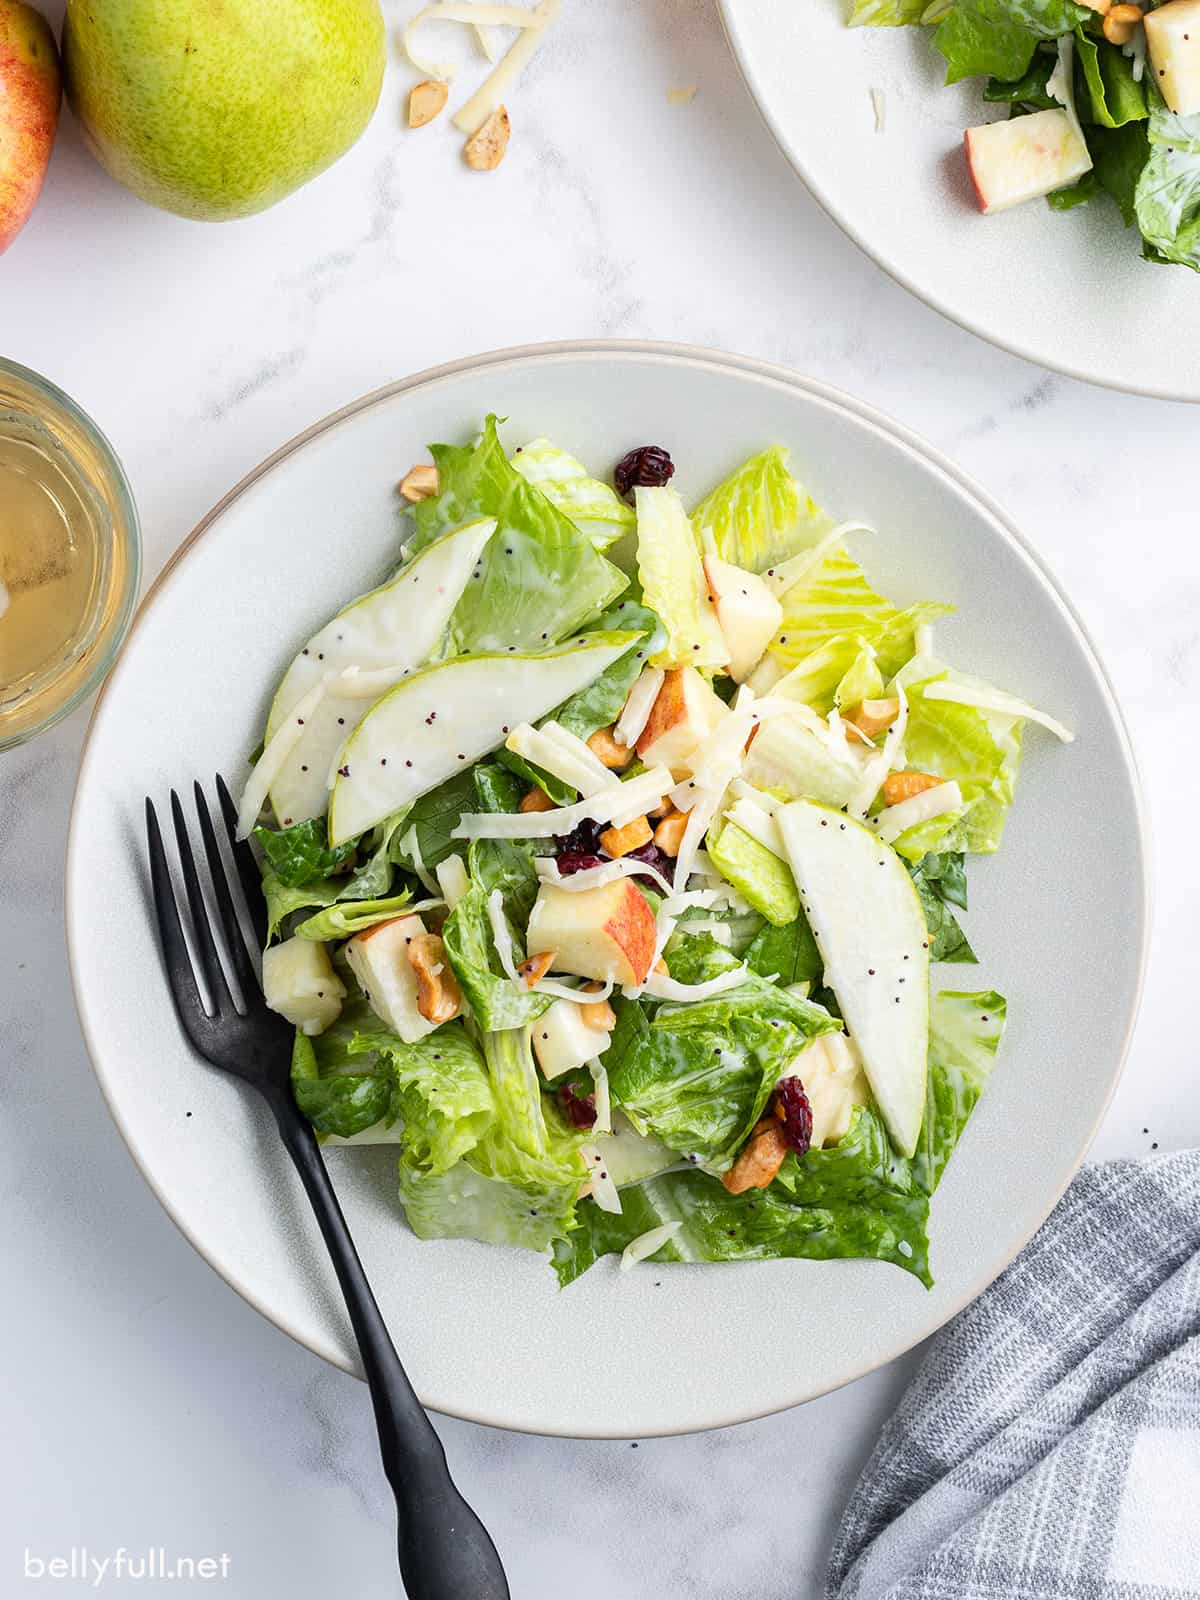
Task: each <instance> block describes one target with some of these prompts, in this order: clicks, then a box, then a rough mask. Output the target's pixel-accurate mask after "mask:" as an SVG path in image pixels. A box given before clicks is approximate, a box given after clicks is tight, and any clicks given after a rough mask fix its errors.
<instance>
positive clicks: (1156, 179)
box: [850, 0, 1200, 271]
mask: <svg viewBox="0 0 1200 1600" xmlns="http://www.w3.org/2000/svg"><path fill="white" fill-rule="evenodd" d="M850 22H851V25H852V26H873V27H889V26H893V27H894V26H898V25H901V24H905V23H913V24H923V25H926V26H929V27H931V29H932V41H933V47H934V49H935V50H937V51H938V52H939V53H940V54H941V55H942V56H943V57H944V58H945V61H946V68H947V71H946V82H947V83H957V82H959V81H960V80H962V79H967V78H980V79H982V80H983V98H984V100H986V101H990V102H992V103H994V104H995V105H996V106H997V107H998V108H1001V107H1007V109H1008V116H1007V118H1006V119H1004V118H1002V119H1000V120H996V121H989V122H986V123H983V124H981V125H980V126H978V127H973V128H968V129H967V130H966V134H965V143H966V156H967V165H968V167H969V169H970V174H971V179H972V182H973V184H974V188H975V193H976V196H977V198H978V201H979V206H980V209H981V210H982V211H984V212H993V211H1003V210H1006V209H1008V208H1009V207H1010V206H1015V205H1019V204H1021V203H1023V202H1024V201H1027V200H1034V199H1039V198H1041V197H1046V198H1047V199H1048V201H1049V203H1050V205H1051V206H1052V207H1053V208H1054V209H1055V210H1059V211H1065V210H1068V209H1070V208H1071V207H1073V206H1078V205H1083V204H1085V203H1087V202H1088V201H1091V200H1093V199H1095V198H1097V197H1103V196H1106V195H1107V196H1108V197H1109V199H1111V200H1112V201H1113V202H1114V203H1115V204H1116V206H1117V208H1118V210H1119V211H1120V213H1121V216H1122V218H1123V219H1124V222H1125V226H1126V227H1133V226H1136V227H1137V229H1138V231H1139V232H1140V234H1141V236H1142V253H1143V255H1144V256H1145V257H1146V259H1147V260H1149V261H1157V262H1164V263H1178V264H1181V265H1183V266H1188V267H1191V268H1193V269H1194V270H1197V271H1200V0H1166V3H1165V4H1158V3H1156V0H1086V3H1084V0H1080V3H1079V4H1076V3H1074V0H852V9H851V13H850Z"/></svg>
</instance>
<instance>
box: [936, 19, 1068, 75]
mask: <svg viewBox="0 0 1200 1600" xmlns="http://www.w3.org/2000/svg"><path fill="white" fill-rule="evenodd" d="M1092 15H1093V13H1092V12H1091V11H1090V10H1088V8H1087V7H1086V6H1079V5H1074V4H1073V3H1072V0H957V3H956V4H955V7H954V9H953V11H951V12H950V13H949V14H948V15H947V16H946V17H945V18H944V19H943V21H942V22H940V23H939V24H938V30H937V32H936V33H935V34H934V36H933V45H934V49H935V50H938V51H940V52H941V54H942V55H943V56H945V58H946V82H947V83H957V82H958V81H959V79H960V78H975V77H985V78H987V77H991V78H1001V79H1004V80H1006V81H1009V82H1011V81H1012V80H1013V79H1016V78H1020V77H1021V76H1022V74H1023V73H1025V72H1026V71H1027V70H1028V67H1029V64H1030V62H1031V61H1032V60H1033V54H1034V51H1035V50H1036V49H1037V46H1038V42H1039V40H1041V39H1057V38H1059V37H1060V36H1061V35H1062V34H1064V33H1070V32H1072V31H1073V30H1074V29H1075V28H1077V27H1079V26H1080V25H1081V24H1082V23H1085V22H1086V21H1087V19H1088V18H1089V17H1090V16H1092Z"/></svg>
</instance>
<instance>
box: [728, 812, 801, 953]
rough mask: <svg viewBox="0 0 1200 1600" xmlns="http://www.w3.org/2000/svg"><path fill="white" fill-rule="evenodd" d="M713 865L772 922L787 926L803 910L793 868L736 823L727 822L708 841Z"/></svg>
mask: <svg viewBox="0 0 1200 1600" xmlns="http://www.w3.org/2000/svg"><path fill="white" fill-rule="evenodd" d="M705 845H706V848H707V850H708V854H709V857H710V858H711V860H712V863H713V865H714V866H715V867H716V868H717V870H718V871H719V872H720V873H721V875H722V877H724V878H727V879H728V880H729V882H730V883H731V884H732V885H733V887H734V888H735V889H736V890H737V891H738V892H739V893H740V894H742V895H743V896H744V897H745V898H746V899H747V900H748V901H749V902H750V904H751V905H752V906H753V907H754V909H755V910H756V911H757V912H759V913H760V915H762V916H764V917H766V919H767V921H768V922H771V923H774V924H775V926H776V927H783V926H785V925H786V924H788V923H790V922H793V921H794V920H795V919H796V917H797V916H798V914H799V911H800V891H799V890H798V889H797V888H796V880H795V878H793V877H792V872H791V868H790V867H789V866H788V864H787V862H786V861H781V860H780V858H779V857H778V856H777V855H775V854H774V853H773V852H772V851H770V850H768V849H767V847H766V846H765V845H761V844H759V842H758V840H757V839H752V838H751V837H750V835H749V834H748V833H747V832H746V831H745V829H744V828H739V827H738V825H737V823H736V822H723V823H721V824H720V825H719V827H718V828H715V829H712V830H710V832H709V835H708V838H707V840H706V841H705Z"/></svg>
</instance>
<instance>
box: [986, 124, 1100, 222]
mask: <svg viewBox="0 0 1200 1600" xmlns="http://www.w3.org/2000/svg"><path fill="white" fill-rule="evenodd" d="M963 137H964V141H965V144H966V151H967V166H968V168H969V170H970V173H971V181H972V183H973V184H974V185H975V193H976V196H977V197H978V200H979V209H980V210H981V211H982V212H984V213H985V214H986V215H991V213H992V212H994V211H1007V210H1008V208H1009V207H1010V206H1019V205H1023V204H1024V202H1025V201H1026V200H1037V199H1039V198H1040V197H1041V196H1043V195H1048V194H1053V192H1054V191H1055V190H1056V189H1065V188H1066V187H1067V185H1068V184H1071V183H1074V182H1075V180H1076V179H1077V178H1082V177H1083V175H1084V173H1085V172H1090V171H1091V169H1092V158H1091V156H1090V155H1089V154H1088V150H1087V145H1086V144H1085V143H1084V142H1083V139H1082V138H1081V137H1080V135H1079V132H1078V130H1077V129H1076V127H1075V125H1074V124H1073V123H1072V121H1071V119H1070V117H1069V116H1068V115H1067V113H1066V112H1065V111H1061V110H1052V111H1033V112H1031V113H1030V114H1029V115H1028V116H1023V117H1013V118H1012V120H1011V121H1009V122H987V123H984V124H983V126H982V127H979V128H968V129H967V131H966V133H965V134H964V136H963Z"/></svg>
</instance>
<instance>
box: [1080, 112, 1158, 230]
mask: <svg viewBox="0 0 1200 1600" xmlns="http://www.w3.org/2000/svg"><path fill="white" fill-rule="evenodd" d="M1083 131H1084V137H1085V138H1086V139H1087V147H1088V153H1089V154H1090V156H1091V158H1092V166H1093V170H1094V171H1095V174H1096V180H1097V182H1098V183H1099V185H1100V187H1101V188H1102V189H1103V190H1104V192H1105V194H1107V195H1109V196H1110V198H1111V199H1112V200H1113V202H1114V203H1115V205H1116V207H1117V209H1118V210H1119V211H1120V213H1121V219H1122V221H1123V222H1124V224H1125V226H1126V227H1127V228H1132V227H1133V225H1134V223H1135V222H1136V221H1137V186H1138V180H1139V179H1140V178H1141V175H1142V172H1143V170H1144V168H1145V166H1146V163H1147V161H1148V160H1149V159H1150V140H1149V138H1148V137H1147V135H1146V124H1145V123H1144V122H1127V123H1126V124H1125V126H1124V127H1123V128H1096V127H1087V128H1085V129H1084V130H1083Z"/></svg>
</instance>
